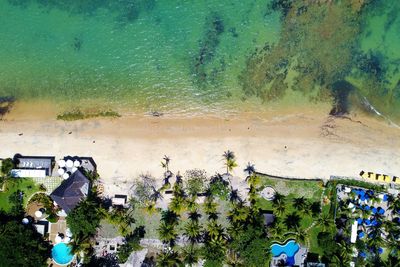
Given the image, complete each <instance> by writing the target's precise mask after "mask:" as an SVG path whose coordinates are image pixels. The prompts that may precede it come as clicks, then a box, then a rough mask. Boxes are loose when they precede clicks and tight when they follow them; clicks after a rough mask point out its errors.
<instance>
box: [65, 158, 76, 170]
mask: <svg viewBox="0 0 400 267" xmlns="http://www.w3.org/2000/svg"><path fill="white" fill-rule="evenodd" d="M65 166H67V168H72V167H73V166H74V162H73V161H72V160H70V159H69V160H67V161H66V162H65Z"/></svg>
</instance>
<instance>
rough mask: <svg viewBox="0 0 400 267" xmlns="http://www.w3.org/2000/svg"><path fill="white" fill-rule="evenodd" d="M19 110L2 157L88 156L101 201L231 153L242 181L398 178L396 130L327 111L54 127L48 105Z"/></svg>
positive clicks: (11, 118) (1, 132)
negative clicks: (252, 175) (249, 175)
mask: <svg viewBox="0 0 400 267" xmlns="http://www.w3.org/2000/svg"><path fill="white" fill-rule="evenodd" d="M35 106H36V109H35V108H32V107H30V108H27V107H26V106H25V105H22V104H21V105H18V104H17V105H16V106H15V108H14V109H13V110H12V111H11V112H10V113H9V114H8V115H7V116H5V117H4V118H3V120H2V121H0V147H1V149H0V157H3V158H5V157H10V156H13V155H14V154H15V153H20V154H23V155H55V156H56V157H57V158H60V157H63V156H66V155H72V156H74V155H78V156H92V157H93V158H94V160H95V161H96V163H97V165H98V171H99V173H100V175H101V180H102V181H103V182H104V184H105V194H106V195H110V196H111V195H113V194H115V193H127V192H128V190H129V188H130V187H131V186H132V183H133V181H134V180H135V178H137V177H138V175H140V174H141V173H150V174H152V175H153V176H155V177H158V178H159V179H160V180H161V177H162V173H163V169H162V168H161V164H160V162H161V159H162V157H163V156H164V155H168V156H169V157H170V158H171V163H170V168H171V170H172V171H173V172H177V171H178V170H179V171H181V172H184V171H185V170H188V169H193V168H200V169H205V170H206V171H207V173H208V174H210V175H212V174H214V173H215V172H224V170H225V168H224V161H223V159H222V156H221V155H222V154H223V152H224V151H225V150H228V149H229V150H232V151H234V152H235V154H236V156H237V162H238V165H239V166H238V167H237V168H236V169H235V170H234V174H235V175H237V176H238V177H243V179H244V173H243V168H244V167H245V166H246V164H247V162H252V163H254V164H255V167H256V170H257V171H259V172H263V173H267V174H272V175H279V176H289V177H302V178H329V177H330V176H331V175H337V176H349V177H357V176H358V173H359V172H360V171H361V170H366V171H373V172H378V173H385V174H388V175H400V130H399V129H397V128H394V127H390V126H388V125H387V124H386V123H384V122H381V121H378V120H377V119H374V118H369V117H366V116H361V115H352V116H351V118H332V117H329V116H327V115H326V114H327V113H328V111H329V107H328V106H327V107H325V108H324V107H322V108H318V109H306V108H303V109H301V112H299V111H298V110H299V109H298V108H297V109H296V110H297V111H295V110H287V109H286V110H275V111H271V112H269V113H262V114H254V113H252V114H246V113H242V114H239V115H238V116H231V117H230V116H226V117H213V116H204V117H199V116H198V117H193V118H173V117H169V116H167V115H166V116H162V117H151V116H145V115H140V116H139V115H130V116H123V117H121V118H118V119H105V118H99V119H91V120H82V121H74V122H64V121H57V120H55V119H54V118H55V117H56V116H55V115H56V112H55V110H54V109H52V107H50V106H46V105H45V104H43V105H41V106H38V105H35Z"/></svg>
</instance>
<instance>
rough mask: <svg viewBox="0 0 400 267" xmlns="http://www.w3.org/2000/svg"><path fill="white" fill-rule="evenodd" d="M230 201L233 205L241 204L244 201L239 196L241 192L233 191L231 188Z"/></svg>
mask: <svg viewBox="0 0 400 267" xmlns="http://www.w3.org/2000/svg"><path fill="white" fill-rule="evenodd" d="M229 201H230V202H231V203H237V202H241V201H242V199H241V197H240V195H239V190H237V189H233V188H232V187H231V191H230V192H229Z"/></svg>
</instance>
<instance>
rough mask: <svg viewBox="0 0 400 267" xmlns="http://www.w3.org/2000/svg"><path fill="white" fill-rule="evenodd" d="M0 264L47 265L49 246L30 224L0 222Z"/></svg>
mask: <svg viewBox="0 0 400 267" xmlns="http://www.w3.org/2000/svg"><path fill="white" fill-rule="evenodd" d="M0 244H1V245H0V259H1V261H0V266H26V267H29V266H32V267H37V266H47V264H46V261H47V259H48V258H49V257H50V250H51V246H50V244H49V243H47V242H46V241H44V240H43V238H42V236H41V235H40V234H39V233H37V232H36V230H35V229H34V228H33V227H32V226H25V225H22V224H21V223H19V222H17V221H9V222H7V223H3V224H0Z"/></svg>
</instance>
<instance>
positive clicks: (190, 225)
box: [184, 220, 202, 244]
mask: <svg viewBox="0 0 400 267" xmlns="http://www.w3.org/2000/svg"><path fill="white" fill-rule="evenodd" d="M184 230H185V231H184V235H185V236H187V237H188V238H189V241H190V242H191V243H192V244H194V243H196V242H200V240H201V237H202V228H201V225H200V223H199V222H198V221H192V220H189V221H188V222H187V223H186V224H185V226H184Z"/></svg>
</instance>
